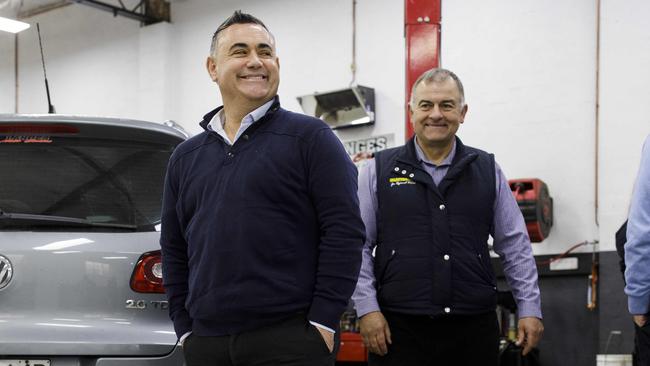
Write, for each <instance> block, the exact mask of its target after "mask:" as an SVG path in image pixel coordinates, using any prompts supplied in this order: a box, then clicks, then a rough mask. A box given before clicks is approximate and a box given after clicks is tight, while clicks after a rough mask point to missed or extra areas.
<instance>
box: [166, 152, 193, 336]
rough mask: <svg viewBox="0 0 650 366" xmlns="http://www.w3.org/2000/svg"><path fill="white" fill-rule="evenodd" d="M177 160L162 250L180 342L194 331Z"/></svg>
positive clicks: (168, 190)
mask: <svg viewBox="0 0 650 366" xmlns="http://www.w3.org/2000/svg"><path fill="white" fill-rule="evenodd" d="M174 161H175V160H174V156H172V158H171V159H170V163H169V164H168V167H167V175H166V177H165V189H164V192H163V204H162V217H161V232H160V248H161V249H162V266H163V283H164V286H165V294H166V295H167V300H168V301H169V316H170V317H171V319H172V321H173V323H174V330H175V331H176V335H177V336H178V338H179V339H181V338H182V340H185V338H187V336H188V333H189V332H191V331H192V319H191V318H190V315H189V313H188V312H187V309H185V299H186V298H187V293H188V283H187V278H188V273H189V270H188V264H187V261H188V258H187V243H186V242H185V239H184V236H183V232H182V229H181V226H180V222H179V219H178V216H177V214H176V202H177V200H178V189H177V188H178V187H177V182H178V176H177V175H176V174H175V172H174V163H173V162H174Z"/></svg>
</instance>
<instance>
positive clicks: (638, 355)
mask: <svg viewBox="0 0 650 366" xmlns="http://www.w3.org/2000/svg"><path fill="white" fill-rule="evenodd" d="M634 366H650V322H646V323H645V325H644V326H642V327H639V326H638V325H636V323H634Z"/></svg>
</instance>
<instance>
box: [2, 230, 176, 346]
mask: <svg viewBox="0 0 650 366" xmlns="http://www.w3.org/2000/svg"><path fill="white" fill-rule="evenodd" d="M158 240H159V233H157V232H135V233H134V232H129V233H121V232H112V233H106V232H76V233H75V232H38V231H0V255H1V256H3V257H5V258H7V259H9V261H10V262H11V267H12V279H11V281H10V282H9V284H8V285H7V286H6V287H4V288H2V289H0V354H2V355H44V354H46V355H121V356H127V355H138V356H144V355H147V356H151V355H163V354H167V353H169V352H171V351H172V350H173V347H174V345H175V344H176V335H175V334H174V331H173V327H172V324H171V321H170V320H169V317H168V312H167V306H166V305H167V304H166V301H165V296H164V294H141V293H136V292H134V291H133V290H131V288H130V285H129V281H130V278H131V274H132V273H133V269H134V267H135V265H136V263H137V261H138V259H139V258H140V256H141V255H142V254H143V253H145V252H149V251H153V250H157V249H159V244H158ZM127 304H131V305H132V306H130V307H127Z"/></svg>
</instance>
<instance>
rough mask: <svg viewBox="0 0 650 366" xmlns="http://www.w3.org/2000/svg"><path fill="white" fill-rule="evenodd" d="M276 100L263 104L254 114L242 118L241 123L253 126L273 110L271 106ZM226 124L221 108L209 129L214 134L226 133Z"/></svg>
mask: <svg viewBox="0 0 650 366" xmlns="http://www.w3.org/2000/svg"><path fill="white" fill-rule="evenodd" d="M274 101H275V99H271V100H269V101H268V102H266V103H264V104H262V105H261V106H259V107H258V108H256V109H254V110H253V111H252V112H250V113H249V114H247V115H245V116H244V118H242V120H241V123H242V125H244V124H247V125H252V124H253V123H255V122H257V121H259V120H260V118H262V117H264V115H265V114H266V112H268V111H269V109H270V108H271V105H273V102H274ZM225 122H226V115H225V114H224V108H221V109H220V110H219V111H218V112H217V113H216V114H215V115H214V116H213V117H212V119H211V120H210V123H208V128H209V129H211V130H212V131H214V132H220V131H224V129H223V124H224V123H225Z"/></svg>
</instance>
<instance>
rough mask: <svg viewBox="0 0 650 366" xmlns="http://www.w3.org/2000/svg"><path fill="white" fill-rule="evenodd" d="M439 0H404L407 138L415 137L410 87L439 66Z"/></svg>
mask: <svg viewBox="0 0 650 366" xmlns="http://www.w3.org/2000/svg"><path fill="white" fill-rule="evenodd" d="M440 1H441V0H405V2H404V18H405V19H404V34H405V37H406V136H405V137H406V140H408V139H409V138H410V137H411V136H413V126H411V121H410V118H409V110H408V102H409V99H410V97H411V88H412V87H413V84H414V83H415V80H417V78H418V76H420V75H421V74H422V73H423V72H425V71H427V70H429V69H431V68H434V67H438V66H439V65H440Z"/></svg>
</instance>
